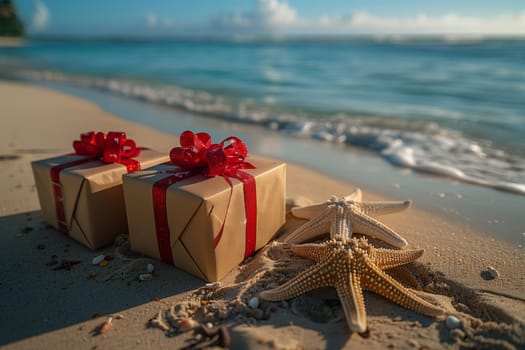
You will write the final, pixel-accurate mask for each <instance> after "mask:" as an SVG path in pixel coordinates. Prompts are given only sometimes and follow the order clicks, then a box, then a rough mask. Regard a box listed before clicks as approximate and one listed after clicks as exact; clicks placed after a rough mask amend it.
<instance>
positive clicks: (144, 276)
mask: <svg viewBox="0 0 525 350" xmlns="http://www.w3.org/2000/svg"><path fill="white" fill-rule="evenodd" d="M152 279H153V275H152V274H151V273H141V274H140V275H139V280H141V281H151V280H152Z"/></svg>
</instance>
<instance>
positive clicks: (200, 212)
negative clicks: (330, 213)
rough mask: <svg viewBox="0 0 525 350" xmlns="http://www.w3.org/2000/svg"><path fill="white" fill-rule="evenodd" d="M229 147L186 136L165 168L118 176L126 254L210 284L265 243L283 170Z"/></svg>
mask: <svg viewBox="0 0 525 350" xmlns="http://www.w3.org/2000/svg"><path fill="white" fill-rule="evenodd" d="M207 137H208V139H206V138H207ZM185 138H186V139H190V141H188V140H186V141H184V139H185ZM202 139H205V140H207V142H204V143H201V144H199V142H200V141H202ZM227 140H229V141H231V140H232V138H229V139H227ZM227 140H225V141H227ZM233 140H234V142H233V143H234V144H235V145H234V146H232V145H230V146H225V141H223V142H222V143H221V144H219V147H216V146H217V145H210V143H211V142H210V140H209V136H207V134H203V133H200V134H196V135H194V134H193V133H191V132H186V133H183V135H182V136H181V145H183V147H177V148H175V149H174V150H172V152H171V154H170V157H171V160H172V161H171V162H169V163H166V164H160V165H157V166H154V167H151V168H148V169H144V170H141V171H137V172H133V173H129V174H126V175H124V176H123V186H124V196H125V201H126V211H127V213H128V226H129V238H130V245H131V249H132V250H133V251H135V252H140V253H143V254H145V255H148V256H150V257H153V258H156V259H158V260H161V261H163V262H166V263H168V264H172V265H174V266H176V267H178V268H180V269H182V270H185V271H187V272H189V273H191V274H193V275H195V276H197V277H199V278H201V279H203V280H206V281H217V280H219V279H221V278H222V277H224V275H225V274H226V273H228V272H229V271H230V270H231V269H232V268H234V267H235V266H237V265H238V264H239V263H240V262H242V261H243V260H244V259H245V258H246V257H248V256H250V255H251V254H253V253H254V252H255V251H256V250H257V249H259V248H261V247H263V246H264V245H265V244H266V243H268V241H269V240H270V239H271V238H272V237H273V236H274V235H275V234H276V233H277V231H278V230H279V229H280V227H281V226H282V225H283V224H284V222H285V180H286V164H284V163H282V162H279V161H275V160H270V159H264V158H258V157H257V158H256V157H245V156H246V154H247V149H244V148H243V147H245V146H244V144H243V143H242V146H239V145H241V143H240V142H241V141H240V140H239V139H237V138H233ZM195 144H197V145H195ZM239 148H241V152H240V154H241V156H240V157H239V154H238V153H239V152H237V151H239ZM210 149H211V150H210ZM199 154H200V155H199ZM232 159H233V160H232ZM230 161H231V162H230ZM228 162H230V163H232V162H233V163H234V164H233V166H231V164H228ZM235 162H236V163H235ZM204 163H206V164H204ZM203 164H204V165H203Z"/></svg>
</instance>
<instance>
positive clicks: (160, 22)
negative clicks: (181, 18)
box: [146, 12, 174, 29]
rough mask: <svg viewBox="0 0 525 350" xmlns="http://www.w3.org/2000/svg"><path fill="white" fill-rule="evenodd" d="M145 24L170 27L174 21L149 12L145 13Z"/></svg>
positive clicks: (154, 26) (151, 26) (155, 26)
mask: <svg viewBox="0 0 525 350" xmlns="http://www.w3.org/2000/svg"><path fill="white" fill-rule="evenodd" d="M146 25H147V26H148V27H150V28H163V29H166V28H172V27H173V26H174V22H173V20H172V19H171V18H168V17H159V16H158V15H157V14H156V13H155V12H150V13H148V14H147V15H146Z"/></svg>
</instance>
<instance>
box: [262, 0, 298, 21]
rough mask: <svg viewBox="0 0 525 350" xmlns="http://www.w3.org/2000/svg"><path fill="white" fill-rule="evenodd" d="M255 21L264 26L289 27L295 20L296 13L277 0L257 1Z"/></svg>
mask: <svg viewBox="0 0 525 350" xmlns="http://www.w3.org/2000/svg"><path fill="white" fill-rule="evenodd" d="M255 19H256V20H258V21H259V23H261V24H264V25H289V24H294V23H295V21H296V20H297V12H296V11H295V10H294V9H293V8H291V7H290V6H289V5H288V4H287V3H285V2H279V0H258V1H257V11H256V12H255Z"/></svg>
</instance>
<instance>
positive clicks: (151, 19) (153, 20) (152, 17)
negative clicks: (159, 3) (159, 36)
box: [146, 12, 159, 27]
mask: <svg viewBox="0 0 525 350" xmlns="http://www.w3.org/2000/svg"><path fill="white" fill-rule="evenodd" d="M158 22H159V19H158V17H157V14H156V13H153V12H150V13H148V14H147V15H146V24H147V26H148V27H155V26H157V24H158Z"/></svg>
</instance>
